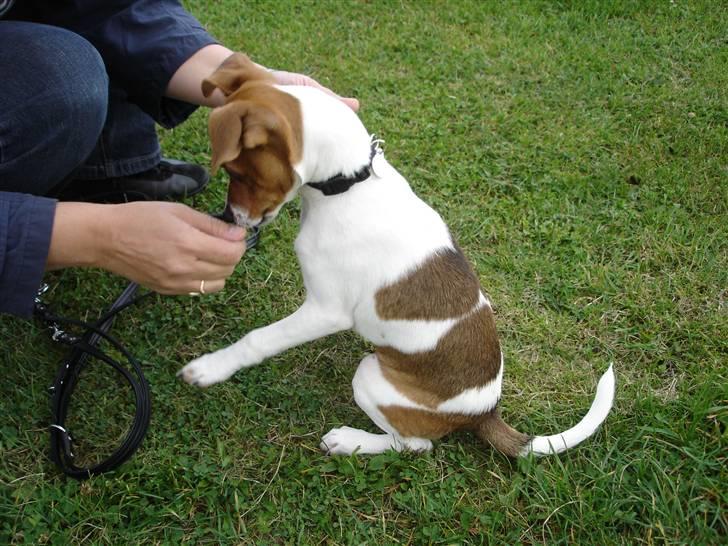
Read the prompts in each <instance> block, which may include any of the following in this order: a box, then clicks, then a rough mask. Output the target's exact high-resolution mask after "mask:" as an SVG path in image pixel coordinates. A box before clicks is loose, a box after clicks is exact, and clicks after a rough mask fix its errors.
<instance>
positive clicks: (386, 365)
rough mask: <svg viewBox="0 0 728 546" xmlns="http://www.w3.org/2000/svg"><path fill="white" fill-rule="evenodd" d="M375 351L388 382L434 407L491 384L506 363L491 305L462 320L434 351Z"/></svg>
mask: <svg viewBox="0 0 728 546" xmlns="http://www.w3.org/2000/svg"><path fill="white" fill-rule="evenodd" d="M376 355H377V358H378V359H379V363H380V365H381V369H382V374H383V375H384V377H385V378H386V379H387V381H389V382H390V383H391V384H392V385H394V386H395V388H396V389H397V390H398V391H399V392H401V393H402V394H403V395H405V396H406V397H407V398H409V399H410V400H412V401H413V402H417V403H418V404H422V405H424V406H427V407H431V408H434V407H436V406H437V405H439V404H440V403H442V402H444V401H445V400H449V399H450V398H452V397H454V396H457V395H458V394H460V393H461V392H463V391H464V390H466V389H470V388H473V387H482V386H484V385H487V384H488V383H490V382H491V381H492V380H494V379H495V378H496V376H497V375H498V371H499V369H500V364H501V352H500V344H499V343H498V333H497V331H496V328H495V319H494V317H493V311H492V310H491V308H490V306H489V305H483V306H482V307H480V308H479V309H477V310H476V311H473V312H472V313H471V314H469V315H467V316H465V317H464V318H462V319H460V321H459V322H458V323H457V324H455V326H453V327H452V328H451V329H450V331H449V332H448V333H447V334H445V335H444V336H442V338H441V339H440V341H439V342H438V343H437V345H436V346H435V348H434V349H432V350H430V351H423V352H419V353H411V354H408V353H403V352H401V351H398V350H397V349H395V348H393V347H378V348H377V350H376Z"/></svg>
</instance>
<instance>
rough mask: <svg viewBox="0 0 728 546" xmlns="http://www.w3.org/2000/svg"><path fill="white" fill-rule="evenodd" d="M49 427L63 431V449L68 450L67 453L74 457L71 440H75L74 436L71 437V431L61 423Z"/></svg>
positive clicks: (71, 457)
mask: <svg viewBox="0 0 728 546" xmlns="http://www.w3.org/2000/svg"><path fill="white" fill-rule="evenodd" d="M48 428H51V429H56V430H57V431H58V432H60V433H61V440H62V441H63V451H65V452H66V455H67V456H68V457H69V458H70V459H73V457H74V455H73V451H71V442H72V441H73V438H71V433H70V432H68V431H67V430H66V429H65V428H63V427H62V426H61V425H50V426H49V427H48Z"/></svg>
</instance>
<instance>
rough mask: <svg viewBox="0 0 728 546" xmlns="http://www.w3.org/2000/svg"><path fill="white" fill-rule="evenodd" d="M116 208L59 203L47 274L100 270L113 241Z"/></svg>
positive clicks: (111, 206)
mask: <svg viewBox="0 0 728 546" xmlns="http://www.w3.org/2000/svg"><path fill="white" fill-rule="evenodd" d="M112 208H113V205H101V204H96V203H71V202H67V203H58V204H57V205H56V212H55V216H54V219H53V231H52V232H51V244H50V247H49V249H48V259H47V261H46V270H51V269H61V268H64V267H98V266H101V265H102V262H103V255H104V249H105V247H106V246H108V245H109V243H110V241H111V234H112V230H111V229H110V225H111V221H110V220H111V215H110V214H109V213H110V212H111V209H112Z"/></svg>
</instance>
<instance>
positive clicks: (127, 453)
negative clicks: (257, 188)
mask: <svg viewBox="0 0 728 546" xmlns="http://www.w3.org/2000/svg"><path fill="white" fill-rule="evenodd" d="M216 216H217V217H220V216H221V215H216ZM245 242H246V247H247V249H251V248H253V247H254V246H256V245H257V244H258V229H257V228H253V229H251V230H249V232H248V237H247V238H246V240H245ZM138 288H139V285H137V284H136V283H134V282H131V283H129V285H128V286H127V287H126V288H125V289H124V291H123V292H122V293H121V295H120V296H119V297H118V298H117V299H116V301H115V302H114V304H113V305H112V306H111V307H110V308H109V310H108V311H107V312H106V313H104V314H103V315H102V316H101V317H100V318H99V319H98V320H97V321H96V322H93V323H89V322H84V321H82V320H77V319H72V318H67V317H61V316H58V315H57V314H55V313H53V312H52V311H51V310H50V309H49V307H48V306H47V305H46V304H45V303H44V302H43V299H42V298H43V295H44V294H45V292H46V291H47V290H48V285H45V284H44V285H43V286H41V288H40V290H39V291H38V294H37V296H36V298H35V308H34V315H35V316H36V318H38V319H39V320H41V321H43V322H45V323H46V324H47V325H48V328H49V329H50V330H51V338H52V339H53V341H56V342H59V343H63V344H64V345H68V346H69V347H70V349H71V350H70V354H69V355H68V358H66V359H64V360H62V361H61V365H60V367H59V369H58V372H57V373H56V377H55V379H54V381H53V384H52V385H51V386H50V388H49V392H50V395H51V425H50V426H49V429H50V443H51V445H50V447H51V450H50V458H51V460H52V461H53V462H54V463H55V464H56V466H58V468H59V469H60V470H61V471H62V472H63V473H64V474H66V475H67V476H70V477H71V478H75V479H77V480H85V479H87V478H90V477H91V476H93V475H95V474H101V473H104V472H109V471H111V470H114V469H116V468H118V467H119V466H120V465H121V464H122V463H124V462H125V461H127V460H128V459H129V458H130V457H131V456H132V455H133V454H134V452H135V451H136V450H137V448H138V447H139V446H140V445H141V443H142V440H144V436H145V435H146V433H147V430H148V429H149V422H150V419H151V410H152V404H151V392H150V390H149V383H148V382H147V380H146V378H145V377H144V372H143V371H142V366H141V363H140V362H139V361H138V360H137V359H136V358H134V356H133V355H132V354H131V353H130V352H129V351H128V350H127V349H126V347H124V346H123V345H122V344H121V342H119V340H117V339H116V338H115V337H113V336H112V335H111V334H109V333H108V332H109V330H110V329H111V326H112V324H113V322H114V319H115V318H116V316H117V315H118V314H119V313H121V311H123V310H124V309H126V308H127V307H130V306H131V305H134V304H136V303H138V302H140V301H142V300H143V299H146V298H147V297H149V296H151V295H152V294H154V292H146V293H144V294H142V295H140V296H137V295H136V293H137V290H138ZM67 325H68V326H72V327H78V328H81V329H83V330H85V332H84V333H83V335H81V336H75V335H73V334H70V333H69V332H67V331H66V330H64V327H65V326H67ZM102 339H103V340H105V341H107V342H108V343H109V344H110V345H112V346H113V347H114V349H116V350H117V351H118V352H119V353H120V354H122V355H123V356H124V358H126V360H127V364H128V366H125V365H123V364H121V363H120V362H118V361H116V360H114V359H113V358H111V357H110V356H109V355H108V354H106V353H105V352H104V351H102V350H101V349H99V348H98V347H97V345H98V344H99V342H100V341H101V340H102ZM89 356H92V357H95V358H97V359H98V360H100V361H101V362H103V363H105V364H107V365H109V366H111V367H112V368H113V369H114V370H116V371H117V372H118V373H119V374H121V376H122V377H123V378H124V379H125V380H126V382H127V383H128V384H129V386H130V387H131V389H132V391H133V392H134V399H135V406H136V408H135V414H134V420H133V421H132V424H131V426H130V427H129V430H128V432H127V434H126V437H125V438H124V440H123V441H122V442H121V444H120V445H119V446H118V447H117V448H116V450H115V451H114V452H113V453H112V454H111V455H110V456H109V457H108V458H106V459H103V460H102V461H101V462H99V463H97V464H94V465H92V466H88V467H83V466H77V465H76V464H75V462H74V459H75V455H74V453H73V438H72V436H71V433H70V431H69V430H68V429H67V428H66V426H65V421H66V417H67V415H68V408H69V405H70V401H71V395H72V394H73V392H74V390H75V388H76V385H77V383H78V379H79V375H80V373H81V371H82V370H83V369H84V367H85V366H86V365H87V364H88V358H89Z"/></svg>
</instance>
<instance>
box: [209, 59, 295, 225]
mask: <svg viewBox="0 0 728 546" xmlns="http://www.w3.org/2000/svg"><path fill="white" fill-rule="evenodd" d="M215 89H220V91H222V93H223V94H224V95H225V105H224V106H221V107H219V108H215V109H214V110H213V111H212V112H211V113H210V119H209V126H208V127H209V133H210V142H211V145H212V172H213V174H214V173H215V172H217V170H218V169H219V168H220V167H222V168H223V169H225V171H226V172H227V173H228V175H229V177H230V186H229V188H228V197H227V210H226V215H227V216H232V217H233V218H234V220H235V223H237V224H239V225H243V226H256V225H259V224H262V223H267V222H269V221H270V220H272V219H273V218H275V216H276V215H277V214H278V212H279V211H280V208H281V206H282V205H283V204H284V203H285V202H287V201H288V200H290V199H291V198H292V197H293V196H294V195H295V193H296V190H297V188H298V186H299V185H300V180H299V179H298V176H297V175H296V172H295V171H294V169H293V165H295V164H296V163H297V162H298V161H299V160H300V158H301V151H302V142H301V141H302V115H301V108H300V105H299V102H298V100H297V99H296V98H295V97H293V96H291V95H290V94H288V93H285V92H283V91H281V90H280V89H277V88H276V87H275V86H274V85H273V78H272V76H271V75H270V74H269V73H268V72H267V71H266V70H264V69H262V68H260V67H259V66H257V65H255V64H254V63H253V62H252V61H251V60H250V59H248V57H247V56H245V55H243V54H240V53H236V54H234V55H232V56H231V57H230V58H228V59H227V60H226V61H225V62H224V63H223V64H222V65H221V66H220V67H219V68H218V69H217V71H215V72H214V73H213V74H212V75H211V76H210V77H209V78H207V79H205V80H204V81H203V83H202V92H203V94H204V95H205V96H206V97H207V96H210V94H211V93H212V92H213V91H214V90H215Z"/></svg>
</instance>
